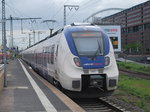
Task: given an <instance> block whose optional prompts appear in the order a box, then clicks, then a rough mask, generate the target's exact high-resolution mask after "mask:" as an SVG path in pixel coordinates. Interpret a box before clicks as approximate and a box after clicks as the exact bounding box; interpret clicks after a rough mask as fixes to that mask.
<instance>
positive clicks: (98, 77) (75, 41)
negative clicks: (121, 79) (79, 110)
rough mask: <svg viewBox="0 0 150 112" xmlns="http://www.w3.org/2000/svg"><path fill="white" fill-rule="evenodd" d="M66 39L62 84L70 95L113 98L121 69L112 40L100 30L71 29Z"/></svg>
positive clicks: (86, 28) (67, 29) (97, 28)
mask: <svg viewBox="0 0 150 112" xmlns="http://www.w3.org/2000/svg"><path fill="white" fill-rule="evenodd" d="M64 35H65V39H66V42H67V45H68V51H67V49H66V55H65V58H64V60H65V61H64V62H63V75H64V76H62V80H61V84H62V86H63V87H64V88H65V89H66V90H68V91H67V93H69V94H72V93H73V94H72V96H73V95H75V97H76V96H80V97H100V96H107V95H110V94H111V93H112V92H113V91H114V90H115V89H116V87H117V83H118V68H117V65H116V60H115V57H114V52H113V48H112V45H111V42H110V39H109V38H108V36H107V35H106V34H105V33H104V32H103V31H102V30H101V28H99V27H98V26H70V27H68V28H66V29H65V30H64ZM66 48H67V46H66ZM73 97H74V96H73Z"/></svg>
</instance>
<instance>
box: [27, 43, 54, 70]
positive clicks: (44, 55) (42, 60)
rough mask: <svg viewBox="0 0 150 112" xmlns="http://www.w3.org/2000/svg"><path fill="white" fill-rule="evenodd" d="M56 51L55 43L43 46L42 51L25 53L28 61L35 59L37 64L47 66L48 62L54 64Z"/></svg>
mask: <svg viewBox="0 0 150 112" xmlns="http://www.w3.org/2000/svg"><path fill="white" fill-rule="evenodd" d="M54 52H55V45H51V46H47V47H44V48H43V51H42V52H41V53H37V50H35V51H34V53H30V54H25V55H24V58H25V59H27V60H28V61H33V62H34V63H36V64H39V65H43V66H45V67H46V66H47V63H48V64H54Z"/></svg>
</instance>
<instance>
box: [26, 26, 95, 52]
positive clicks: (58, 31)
mask: <svg viewBox="0 0 150 112" xmlns="http://www.w3.org/2000/svg"><path fill="white" fill-rule="evenodd" d="M70 26H95V24H93V23H72V24H70V25H67V26H65V27H64V28H61V29H59V30H57V31H56V32H54V33H53V34H52V35H49V36H47V37H46V38H44V39H43V40H41V41H39V42H37V43H35V44H33V45H31V46H30V47H28V48H26V49H29V48H31V47H33V46H35V45H37V44H39V43H41V42H43V41H45V40H47V39H49V38H52V37H54V36H55V35H57V34H59V33H61V32H62V31H63V30H64V29H65V28H69V27H70ZM26 49H25V50H26Z"/></svg>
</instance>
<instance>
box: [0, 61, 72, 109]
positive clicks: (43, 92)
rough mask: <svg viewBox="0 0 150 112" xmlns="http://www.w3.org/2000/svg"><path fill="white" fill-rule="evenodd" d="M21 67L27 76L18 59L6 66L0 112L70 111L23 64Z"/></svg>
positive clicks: (0, 95)
mask: <svg viewBox="0 0 150 112" xmlns="http://www.w3.org/2000/svg"><path fill="white" fill-rule="evenodd" d="M21 62H22V61H21ZM22 63H24V62H22ZM23 66H25V67H24V69H26V72H28V73H27V74H28V75H29V76H27V74H26V73H25V71H24V70H23V68H22V66H21V63H20V61H19V60H18V59H15V60H12V61H10V62H9V64H8V65H7V87H6V88H4V90H3V91H2V92H1V93H0V112H46V111H47V112H57V111H58V112H59V111H60V112H70V111H72V110H70V108H69V107H68V105H67V106H66V104H65V103H64V102H63V101H61V100H60V99H59V98H58V97H57V96H56V95H55V94H54V93H53V92H52V91H51V90H50V89H49V88H48V87H47V86H45V85H44V84H43V83H42V82H41V81H40V80H39V79H38V78H37V77H36V76H34V75H33V73H32V72H30V68H29V67H28V66H26V64H25V63H24V64H23ZM34 81H35V82H34Z"/></svg>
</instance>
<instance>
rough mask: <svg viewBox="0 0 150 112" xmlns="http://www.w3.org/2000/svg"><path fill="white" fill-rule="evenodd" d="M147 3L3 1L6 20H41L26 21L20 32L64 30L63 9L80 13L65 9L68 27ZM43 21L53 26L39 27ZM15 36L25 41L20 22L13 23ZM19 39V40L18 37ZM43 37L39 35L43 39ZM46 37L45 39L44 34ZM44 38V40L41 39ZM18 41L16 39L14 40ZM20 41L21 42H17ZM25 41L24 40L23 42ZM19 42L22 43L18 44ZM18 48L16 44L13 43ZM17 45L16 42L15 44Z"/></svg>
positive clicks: (124, 0)
mask: <svg viewBox="0 0 150 112" xmlns="http://www.w3.org/2000/svg"><path fill="white" fill-rule="evenodd" d="M145 1H148V0H5V2H6V18H9V17H10V15H12V16H13V17H19V18H27V17H33V18H35V17H41V18H42V19H41V20H36V21H34V20H26V21H23V28H24V29H26V31H30V30H48V28H50V27H51V28H54V29H59V28H61V27H63V24H64V23H63V17H64V16H63V15H64V12H63V10H64V5H79V9H78V10H77V11H76V10H75V9H72V10H71V11H70V10H69V8H66V13H67V16H66V20H67V24H70V23H73V22H82V21H83V20H84V19H86V18H87V17H88V16H90V15H91V14H92V13H95V12H97V11H99V10H103V9H106V8H124V9H127V8H130V7H132V6H134V5H137V4H140V3H143V2H145ZM0 5H1V4H0ZM115 12H118V11H107V12H103V13H101V14H99V15H97V16H100V17H105V16H109V15H111V14H113V13H115ZM0 17H1V13H0ZM43 20H56V21H57V22H56V23H54V24H50V23H48V24H46V23H42V21H43ZM13 23H14V24H13V26H14V30H17V31H15V34H14V38H19V37H24V38H27V37H26V36H27V35H21V33H20V32H21V31H18V30H20V21H14V22H13ZM9 24H10V23H9V21H8V22H7V30H8V31H7V35H8V37H9V29H10V28H9ZM17 35H19V37H18V36H17ZM42 35H43V34H41V36H42ZM45 35H48V33H47V34H45ZM42 38H44V37H42ZM16 40H19V39H16ZM20 40H21V39H20ZM26 40H27V39H26ZM21 41H22V40H21ZM15 42H16V44H17V41H15ZM18 42H19V41H18Z"/></svg>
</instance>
